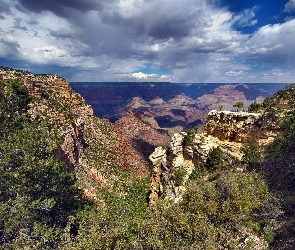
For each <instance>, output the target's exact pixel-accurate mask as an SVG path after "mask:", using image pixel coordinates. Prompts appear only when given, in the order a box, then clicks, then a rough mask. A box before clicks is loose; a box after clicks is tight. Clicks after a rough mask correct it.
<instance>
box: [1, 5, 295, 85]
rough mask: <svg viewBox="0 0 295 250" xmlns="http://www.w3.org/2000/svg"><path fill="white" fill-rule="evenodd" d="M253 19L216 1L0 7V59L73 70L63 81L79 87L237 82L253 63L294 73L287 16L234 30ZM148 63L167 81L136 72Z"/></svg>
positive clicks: (250, 13)
mask: <svg viewBox="0 0 295 250" xmlns="http://www.w3.org/2000/svg"><path fill="white" fill-rule="evenodd" d="M293 3H294V1H289V2H288V3H287V4H286V5H285V11H287V10H288V11H289V10H291V9H292V8H293V9H294V7H292V6H293V5H292V4H293ZM256 12H257V7H255V6H253V8H248V9H245V10H243V11H241V12H238V13H234V12H231V11H229V10H228V9H227V8H225V7H220V6H219V5H217V4H216V1H215V0H212V1H206V0H182V1H179V0H100V1H97V0H84V1H80V0H72V1H59V0H51V1H47V0H0V27H1V28H0V57H1V56H2V57H5V56H7V55H8V54H10V55H14V57H15V58H16V59H20V60H22V61H24V60H26V61H28V62H31V63H33V64H40V65H43V67H46V65H47V64H50V65H51V66H52V65H56V66H59V67H62V68H63V69H65V68H71V69H75V70H70V71H68V73H66V72H67V71H64V72H65V73H64V74H65V75H63V76H64V77H66V78H67V79H69V80H77V81H78V80H81V81H83V80H85V79H87V80H89V81H96V80H97V81H112V80H114V81H120V80H122V81H127V80H133V79H134V80H150V79H153V80H161V79H162V80H163V79H168V80H170V81H175V82H197V81H199V82H210V81H214V82H216V81H217V82H218V81H225V82H226V81H235V80H236V81H243V79H245V78H247V75H249V74H250V73H251V69H252V68H254V67H256V66H257V64H261V65H273V66H275V67H278V65H280V64H284V65H289V66H290V65H291V66H294V62H293V61H294V60H292V57H293V56H294V49H293V46H292V41H294V39H295V37H294V28H293V26H294V25H295V23H294V20H293V19H292V18H291V17H290V18H289V20H288V21H286V22H283V23H280V24H276V25H266V26H262V27H260V28H259V27H257V30H256V32H255V33H254V34H243V33H241V32H240V31H238V30H236V27H237V26H239V27H252V26H256V25H257V24H259V19H258V18H257V16H256ZM147 64H150V65H155V68H158V69H167V70H169V71H170V72H172V73H173V74H171V75H165V74H163V75H162V74H159V73H155V74H153V73H147V72H144V71H142V72H140V71H139V69H142V68H144V65H147ZM261 67H263V66H261ZM134 72H136V73H134ZM249 72H250V73H249Z"/></svg>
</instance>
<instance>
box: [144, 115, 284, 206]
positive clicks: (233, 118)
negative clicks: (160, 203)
mask: <svg viewBox="0 0 295 250" xmlns="http://www.w3.org/2000/svg"><path fill="white" fill-rule="evenodd" d="M280 131H281V129H280V128H279V124H278V122H277V121H273V120H272V119H269V118H267V117H265V116H263V115H262V114H257V113H248V112H230V111H211V112H209V114H208V119H207V121H206V123H205V126H204V132H203V133H200V134H196V133H194V134H192V135H191V136H192V138H190V141H189V142H188V141H187V140H188V138H187V136H189V135H188V134H187V132H181V133H176V134H175V135H174V136H173V137H172V139H171V142H170V146H169V148H168V149H164V148H163V147H158V148H156V150H155V151H154V153H153V154H151V155H150V161H151V162H152V166H153V167H152V179H151V193H150V197H149V198H150V200H149V201H150V204H153V203H154V202H155V201H156V200H157V199H158V197H159V196H160V195H161V194H163V193H164V194H165V197H167V198H171V199H173V200H175V201H177V200H179V199H180V198H181V194H182V193H183V191H184V190H185V183H186V181H187V180H188V179H189V177H190V175H191V173H192V171H193V170H194V168H195V166H196V165H197V164H199V163H201V164H204V163H206V161H207V158H208V155H209V152H210V150H211V149H213V148H216V147H220V148H221V149H222V151H223V152H224V154H225V156H224V158H226V160H227V161H228V162H229V163H230V165H231V166H232V167H233V168H234V167H236V168H237V170H242V171H243V169H241V168H240V165H239V164H237V163H238V162H239V160H241V158H242V152H241V150H240V148H241V147H242V146H244V145H245V144H246V143H248V142H250V141H251V140H256V141H258V142H259V143H260V144H265V143H268V142H270V141H272V140H273V139H274V138H275V136H276V135H277V133H279V132H280ZM238 167H239V168H238ZM179 171H182V172H183V173H185V174H184V175H183V176H182V181H181V184H180V182H179V181H178V182H177V178H178V176H177V173H178V172H179Z"/></svg>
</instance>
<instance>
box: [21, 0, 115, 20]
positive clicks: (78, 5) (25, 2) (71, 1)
mask: <svg viewBox="0 0 295 250" xmlns="http://www.w3.org/2000/svg"><path fill="white" fill-rule="evenodd" d="M106 2H112V0H99V1H97V0H19V3H20V4H21V5H22V6H23V7H24V8H25V9H27V10H30V11H33V12H37V13H40V12H42V11H51V12H53V13H54V14H56V15H58V16H61V17H69V15H70V13H69V12H70V11H71V10H76V11H79V12H88V11H91V10H99V9H102V7H103V4H104V3H106Z"/></svg>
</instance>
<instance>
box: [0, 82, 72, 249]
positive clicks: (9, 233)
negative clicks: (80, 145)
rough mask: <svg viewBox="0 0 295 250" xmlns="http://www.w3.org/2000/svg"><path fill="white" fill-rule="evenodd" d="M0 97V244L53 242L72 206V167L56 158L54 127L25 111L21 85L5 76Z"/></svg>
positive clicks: (48, 244)
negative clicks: (28, 115) (69, 167)
mask: <svg viewBox="0 0 295 250" xmlns="http://www.w3.org/2000/svg"><path fill="white" fill-rule="evenodd" d="M1 97H2V99H1V106H0V114H1V120H2V123H1V131H2V132H4V131H5V133H3V134H2V136H1V137H0V156H1V157H0V215H1V216H0V234H1V239H0V244H2V245H3V246H6V247H7V248H9V247H10V246H12V247H13V248H21V246H24V244H31V243H32V244H33V245H34V244H37V245H38V244H41V245H40V248H43V249H45V248H51V247H54V245H55V241H56V240H55V238H56V233H57V232H58V231H60V230H61V229H62V228H63V227H64V226H65V225H66V224H67V220H68V216H69V215H70V214H71V213H73V212H74V211H75V209H76V207H77V202H78V200H77V198H76V196H77V195H78V190H77V188H76V187H75V183H76V180H75V176H74V173H69V172H68V171H67V168H66V166H65V165H64V164H63V163H61V162H60V161H59V160H58V159H56V153H57V149H58V144H59V142H60V138H59V136H58V135H57V132H56V131H55V130H53V129H51V127H50V126H48V124H46V123H44V122H41V121H37V120H36V121H32V120H30V119H29V118H28V117H27V116H26V110H27V109H28V105H29V101H30V100H31V99H30V97H29V96H28V93H27V91H26V90H25V89H24V88H23V87H21V86H20V84H18V83H17V82H16V81H8V82H5V83H1ZM30 242H31V243H30ZM37 242H39V243H37ZM42 242H43V243H42ZM41 246H42V247H41Z"/></svg>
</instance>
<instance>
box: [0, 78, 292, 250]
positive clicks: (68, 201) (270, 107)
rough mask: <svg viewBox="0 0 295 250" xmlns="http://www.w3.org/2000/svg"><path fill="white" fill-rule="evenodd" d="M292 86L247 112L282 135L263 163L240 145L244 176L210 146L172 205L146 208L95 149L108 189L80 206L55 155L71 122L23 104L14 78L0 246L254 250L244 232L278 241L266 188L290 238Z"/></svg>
mask: <svg viewBox="0 0 295 250" xmlns="http://www.w3.org/2000/svg"><path fill="white" fill-rule="evenodd" d="M294 88H295V87H294V85H290V86H289V87H287V88H286V89H284V90H282V91H279V92H278V93H277V94H276V95H275V96H274V98H269V99H266V100H265V102H264V103H262V104H253V105H251V106H250V110H252V111H255V112H258V111H259V112H262V113H263V114H264V115H265V116H268V117H269V118H271V119H272V118H274V117H281V118H282V120H283V123H282V128H284V131H285V132H284V133H282V135H281V136H279V137H278V138H277V139H276V140H275V142H274V143H273V144H272V145H271V146H269V147H268V148H267V149H266V150H265V152H264V154H263V156H264V155H265V156H266V157H262V149H261V148H259V147H258V145H257V144H256V143H255V142H254V141H253V142H250V143H249V144H248V145H246V146H245V147H243V148H242V149H241V151H242V152H243V154H244V156H243V158H242V162H241V163H242V164H244V165H247V168H246V169H247V170H246V171H244V172H239V171H236V170H235V169H236V168H234V167H232V166H231V165H230V164H229V161H228V160H227V159H226V154H225V153H224V152H223V151H222V150H221V148H220V147H215V148H212V149H211V150H210V152H209V156H208V160H207V162H206V163H205V164H204V165H202V164H197V165H196V167H195V169H194V171H193V172H192V173H191V175H190V178H189V180H188V181H187V182H186V191H185V192H184V193H183V196H182V199H181V200H180V201H179V202H177V203H172V202H171V201H169V200H167V199H165V198H160V199H159V200H158V201H157V203H156V204H155V205H154V206H152V207H150V208H149V207H148V206H147V204H148V203H147V196H148V190H149V180H148V179H145V178H141V179H137V178H135V177H134V176H132V174H126V173H123V172H120V169H119V167H118V165H116V164H112V163H110V162H106V161H105V160H104V159H105V158H106V157H107V156H110V155H111V156H112V157H113V158H114V159H117V158H116V155H114V154H111V148H110V149H108V150H104V151H102V150H101V149H99V145H97V147H96V146H89V147H88V149H87V150H86V152H85V155H86V156H87V157H88V159H89V160H91V161H92V162H93V164H94V162H96V163H97V164H99V165H101V166H102V169H100V170H101V172H102V173H103V174H104V175H106V176H107V174H109V176H107V177H108V178H111V179H112V183H111V184H110V185H105V186H103V185H101V186H100V188H97V189H96V191H97V192H96V193H95V197H94V199H93V200H91V201H89V200H87V201H86V200H84V199H83V198H82V194H81V187H82V188H83V186H82V181H84V179H83V178H86V177H85V176H86V173H80V172H79V171H80V170H78V171H77V172H69V171H68V169H67V166H66V165H65V164H64V163H62V162H61V161H60V160H59V159H57V157H56V155H57V150H58V148H59V145H60V142H61V139H62V138H61V136H60V133H59V132H60V131H57V125H58V126H66V125H67V124H70V123H71V122H72V121H73V120H74V119H75V118H76V116H75V115H74V114H73V113H72V112H71V111H70V109H69V108H68V106H67V104H66V103H65V101H63V100H61V99H62V98H60V97H58V95H56V94H54V93H50V92H46V93H45V92H44V94H43V95H42V97H41V98H40V99H33V98H31V97H30V96H29V95H28V92H27V91H26V89H25V88H24V87H22V86H21V85H20V84H19V83H18V82H17V81H16V80H9V81H0V248H1V249H173V248H174V249H180V248H182V249H184V248H185V249H235V248H239V249H254V248H255V244H256V243H255V242H253V241H251V240H246V239H249V235H255V236H257V237H259V239H264V240H265V242H268V243H269V244H272V245H275V244H280V243H281V242H282V241H280V239H281V238H280V237H282V236H280V235H281V234H279V233H278V232H277V231H276V220H277V219H278V217H279V216H280V214H281V211H280V209H281V207H280V202H279V200H278V199H277V198H276V197H275V196H274V195H273V194H272V192H270V190H274V191H275V192H280V193H281V197H282V208H283V209H284V211H285V212H286V213H285V215H284V216H285V217H280V219H284V220H285V221H288V223H285V224H284V225H285V228H283V229H284V230H285V231H284V232H287V236H288V237H294V235H293V234H294V225H295V219H294V213H295V211H294V207H295V203H294V200H295V199H294V197H295V193H294V190H295V189H294V183H295V179H294V176H295V165H294V162H295V157H294V156H293V155H294V154H293V152H294V148H295V143H294V141H295V132H294V128H295V114H294V111H293V110H294V105H295V102H294V100H295V91H294ZM40 104H42V105H43V106H44V107H45V108H44V109H43V110H42V111H43V114H34V115H32V113H31V112H29V111H30V108H32V107H33V108H34V107H36V105H40ZM236 107H238V108H242V107H241V106H239V105H237V106H236ZM53 111H54V112H62V113H63V114H64V120H63V121H62V122H61V123H57V125H56V124H55V125H53V123H52V119H43V118H44V117H46V113H50V112H53ZM54 112H53V113H54ZM29 114H31V115H29ZM42 115H43V116H44V117H43V118H41V116H42ZM93 126H94V127H95V126H97V127H98V128H100V131H103V133H105V135H104V136H105V138H106V140H111V139H112V140H113V139H114V140H115V139H116V138H113V137H114V134H113V132H112V131H110V130H108V129H107V128H106V127H107V126H106V125H105V123H103V122H99V121H96V122H94V123H93ZM63 129H64V128H63ZM85 136H86V137H87V136H89V137H90V136H91V135H90V134H86V135H85ZM194 138H195V133H194V132H193V131H191V130H189V131H186V134H185V137H184V145H185V146H190V145H192V144H193V140H194ZM89 140H90V139H89ZM99 150H100V151H99ZM167 151H170V150H167ZM97 152H99V154H98V153H97ZM104 156H105V157H104ZM85 160H86V159H85ZM258 166H259V167H258ZM186 174H187V172H186V170H185V169H184V168H182V167H179V168H178V170H176V171H175V172H174V175H175V181H176V186H180V185H182V184H183V178H184V176H185V175H186ZM76 175H78V176H79V178H80V183H79V186H80V188H78V183H77V177H76ZM83 176H84V177H83ZM81 180H82V181H81ZM292 228H293V229H292ZM287 236H286V237H287ZM277 242H279V243H277Z"/></svg>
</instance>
